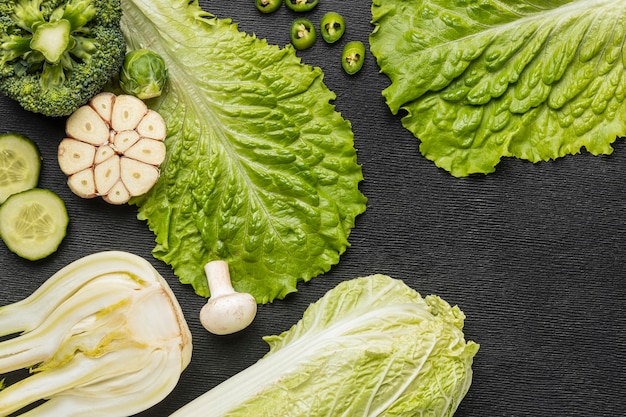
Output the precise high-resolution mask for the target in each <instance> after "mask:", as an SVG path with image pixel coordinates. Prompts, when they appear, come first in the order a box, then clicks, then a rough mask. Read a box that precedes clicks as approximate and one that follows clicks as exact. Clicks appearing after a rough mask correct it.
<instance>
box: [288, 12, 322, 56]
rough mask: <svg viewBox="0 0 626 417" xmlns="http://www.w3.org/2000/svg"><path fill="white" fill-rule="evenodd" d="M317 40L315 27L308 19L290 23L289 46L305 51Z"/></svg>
mask: <svg viewBox="0 0 626 417" xmlns="http://www.w3.org/2000/svg"><path fill="white" fill-rule="evenodd" d="M316 39H317V32H316V30H315V26H313V23H311V21H310V20H308V19H302V18H301V19H296V20H294V21H293V23H291V44H292V45H293V46H294V47H295V48H296V49H307V48H310V47H311V46H313V44H314V43H315V40H316Z"/></svg>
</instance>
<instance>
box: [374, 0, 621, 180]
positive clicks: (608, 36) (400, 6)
mask: <svg viewBox="0 0 626 417" xmlns="http://www.w3.org/2000/svg"><path fill="white" fill-rule="evenodd" d="M372 17H373V20H372V21H373V23H374V25H375V28H374V30H373V32H372V33H371V35H370V47H371V52H372V54H373V55H374V56H375V57H376V59H377V62H378V64H379V67H380V69H381V71H382V72H383V73H385V74H386V75H387V76H389V78H390V80H391V85H389V87H388V88H386V89H385V90H384V91H383V95H384V97H385V98H386V100H387V104H388V106H389V108H390V109H391V111H392V112H393V113H394V114H397V113H398V112H399V111H400V110H401V109H403V110H405V111H406V115H405V116H404V117H403V119H402V123H403V125H404V126H405V127H406V128H407V129H408V130H410V131H411V132H412V133H413V134H414V135H415V136H416V137H417V138H419V139H420V141H421V144H420V150H421V152H422V154H423V155H424V156H425V157H426V158H428V159H430V160H432V161H434V162H435V164H436V165H437V166H439V167H442V168H444V169H446V170H448V171H450V172H451V173H452V174H453V175H455V176H466V175H469V174H472V173H489V172H493V171H494V170H495V166H496V165H497V164H498V163H499V161H500V160H501V158H502V157H509V156H512V157H517V158H521V159H524V160H529V161H532V162H538V161H544V160H550V159H555V158H558V157H561V156H564V155H567V154H575V153H578V152H579V151H580V150H581V148H583V147H584V148H586V149H587V151H589V152H590V153H592V154H594V155H598V154H610V153H611V152H612V151H613V148H612V147H611V144H612V143H613V142H614V141H615V140H616V138H617V137H618V136H622V135H624V134H626V103H625V100H624V99H625V98H626V88H625V87H626V83H625V82H624V79H625V76H626V72H625V66H626V56H625V55H624V50H623V47H624V42H625V41H626V2H624V1H623V0H551V1H531V0H522V1H520V0H499V1H480V2H473V1H471V2H470V1H456V2H451V1H446V0H426V1H417V0H373V4H372Z"/></svg>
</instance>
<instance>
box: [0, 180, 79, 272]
mask: <svg viewBox="0 0 626 417" xmlns="http://www.w3.org/2000/svg"><path fill="white" fill-rule="evenodd" d="M68 223H69V217H68V215H67V210H66V208H65V203H64V202H63V200H61V198H60V197H59V196H57V195H56V194H55V193H53V192H52V191H50V190H44V189H41V188H32V189H30V190H27V191H22V192H20V193H17V194H13V195H11V196H10V197H9V198H7V200H6V201H5V202H4V204H3V205H1V206H0V237H1V238H2V240H4V243H5V244H6V245H7V247H8V248H9V249H10V250H11V251H12V252H14V253H15V254H17V255H19V256H21V257H22V258H25V259H29V260H31V261H36V260H38V259H43V258H45V257H47V256H48V255H50V254H52V253H53V252H55V251H56V250H57V248H58V247H59V245H60V244H61V241H63V238H64V237H65V234H66V232H67V225H68Z"/></svg>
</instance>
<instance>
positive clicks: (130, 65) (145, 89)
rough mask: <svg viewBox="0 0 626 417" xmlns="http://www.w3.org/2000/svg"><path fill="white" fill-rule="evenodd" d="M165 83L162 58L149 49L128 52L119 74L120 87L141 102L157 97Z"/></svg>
mask: <svg viewBox="0 0 626 417" xmlns="http://www.w3.org/2000/svg"><path fill="white" fill-rule="evenodd" d="M166 81H167V69H166V68H165V61H163V58H162V57H161V56H160V55H159V54H157V53H156V52H153V51H151V50H149V49H137V50H134V51H130V52H128V53H127V54H126V57H125V58H124V66H123V67H122V71H121V72H120V87H121V88H122V90H124V92H125V93H126V94H132V95H134V96H136V97H137V98H140V99H142V100H145V99H148V98H153V97H158V96H160V95H161V92H162V91H163V87H164V86H165V82H166Z"/></svg>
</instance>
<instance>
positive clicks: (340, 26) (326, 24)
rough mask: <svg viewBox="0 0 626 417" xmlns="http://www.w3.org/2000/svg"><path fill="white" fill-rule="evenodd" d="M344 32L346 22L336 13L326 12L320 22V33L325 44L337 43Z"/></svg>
mask: <svg viewBox="0 0 626 417" xmlns="http://www.w3.org/2000/svg"><path fill="white" fill-rule="evenodd" d="M345 31H346V22H345V20H344V19H343V17H342V16H341V15H340V14H339V13H336V12H328V13H326V14H325V15H324V17H322V20H321V21H320V33H321V34H322V38H324V40H325V41H326V42H327V43H334V42H337V41H338V40H339V39H341V37H342V36H343V33H344V32H345Z"/></svg>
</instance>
